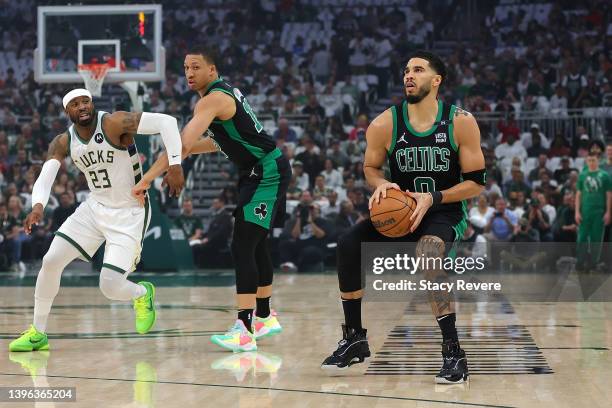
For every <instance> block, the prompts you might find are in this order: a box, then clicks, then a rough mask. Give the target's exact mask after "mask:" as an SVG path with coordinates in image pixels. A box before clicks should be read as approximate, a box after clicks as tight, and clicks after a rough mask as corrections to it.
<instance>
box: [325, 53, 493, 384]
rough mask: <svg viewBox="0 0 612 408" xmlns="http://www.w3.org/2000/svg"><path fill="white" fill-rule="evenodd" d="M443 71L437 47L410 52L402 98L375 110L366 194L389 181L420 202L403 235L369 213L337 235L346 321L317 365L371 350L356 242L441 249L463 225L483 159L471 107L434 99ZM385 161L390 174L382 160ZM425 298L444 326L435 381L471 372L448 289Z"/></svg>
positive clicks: (438, 275) (431, 252)
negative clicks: (386, 230)
mask: <svg viewBox="0 0 612 408" xmlns="http://www.w3.org/2000/svg"><path fill="white" fill-rule="evenodd" d="M445 76H446V69H445V66H444V63H443V62H442V61H441V60H440V58H439V57H437V56H436V55H434V54H432V53H430V52H426V51H418V52H415V53H414V54H413V55H412V56H411V58H410V59H409V60H408V63H407V64H406V68H405V70H404V86H405V90H406V99H405V100H404V101H403V102H402V103H400V104H398V105H395V106H392V107H391V108H390V109H387V110H386V111H385V112H383V113H382V114H380V115H379V116H378V117H377V118H376V119H374V121H372V123H371V124H370V126H369V128H368V130H367V132H366V139H367V148H366V152H365V162H364V173H365V176H366V179H367V182H368V183H369V184H370V185H371V186H372V187H373V188H375V191H374V193H373V195H372V197H371V198H370V208H371V206H372V203H373V201H374V200H376V202H379V201H380V198H381V197H386V194H387V190H388V189H396V190H400V191H407V192H408V194H409V195H410V196H411V197H413V198H414V199H415V200H416V202H417V206H416V208H415V211H414V213H413V214H412V216H411V218H412V220H413V224H412V226H411V229H410V233H409V234H408V235H406V236H404V237H401V238H387V237H384V236H382V235H381V234H379V233H378V232H377V231H376V229H375V228H374V226H373V225H372V222H371V220H370V219H367V220H364V221H362V222H360V223H358V224H356V225H355V226H354V227H353V228H351V229H350V230H349V231H348V232H347V233H346V234H345V235H343V236H342V237H340V239H339V241H338V250H337V254H338V279H339V283H340V292H341V298H342V306H343V309H344V317H345V324H344V325H343V327H342V329H343V338H342V340H341V341H340V342H339V343H338V349H337V350H336V351H334V352H333V353H332V355H330V356H329V357H327V358H326V359H325V361H323V364H322V368H323V369H329V370H337V369H345V368H348V367H349V366H351V365H352V364H354V363H358V362H363V361H364V360H365V359H367V358H368V357H370V349H369V346H368V342H367V338H366V330H365V329H364V328H363V327H362V325H361V298H362V296H363V291H364V286H363V284H362V279H361V265H360V259H361V257H360V254H361V243H362V242H368V241H374V242H416V243H417V252H418V253H419V254H423V253H424V254H425V255H426V256H431V257H442V256H444V254H445V250H446V244H447V243H451V242H453V241H458V240H460V239H461V238H462V236H463V231H464V230H465V228H466V227H467V213H466V207H465V200H467V199H469V198H472V197H476V196H477V195H478V194H479V193H480V192H481V191H482V190H483V188H484V184H485V169H484V168H485V163H484V157H483V154H482V151H481V148H480V131H479V129H478V125H477V124H476V120H475V119H474V117H473V116H472V115H471V114H469V113H468V112H466V111H464V110H462V109H460V108H458V107H456V106H454V105H448V104H446V103H443V102H442V101H439V100H438V99H437V95H438V90H439V87H440V84H441V83H442V81H443V80H444V78H445ZM386 160H388V161H389V167H390V170H391V180H386V179H385V177H384V173H383V170H382V167H383V165H384V163H385V161H386ZM424 272H425V276H426V277H427V278H428V279H429V280H444V278H446V274H445V272H444V271H443V270H435V268H434V269H433V270H427V271H424ZM428 295H429V300H430V303H431V307H432V310H433V313H434V315H435V316H436V318H437V320H438V324H439V326H440V329H441V331H442V338H443V342H442V355H443V357H444V363H443V367H442V369H441V370H440V373H439V374H438V375H437V376H436V382H437V383H459V382H463V381H465V380H466V379H467V377H468V368H467V359H466V357H465V352H464V351H463V350H462V349H461V347H460V346H459V340H458V338H457V330H456V328H455V309H454V302H453V300H452V295H451V294H448V293H447V292H446V291H444V292H430V293H429V294H428Z"/></svg>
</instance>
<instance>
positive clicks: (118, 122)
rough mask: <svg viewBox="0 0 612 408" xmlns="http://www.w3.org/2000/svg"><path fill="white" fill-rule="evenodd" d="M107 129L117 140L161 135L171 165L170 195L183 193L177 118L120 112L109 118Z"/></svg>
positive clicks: (183, 178)
mask: <svg viewBox="0 0 612 408" xmlns="http://www.w3.org/2000/svg"><path fill="white" fill-rule="evenodd" d="M105 127H106V129H107V132H108V133H109V136H110V137H113V138H117V139H120V138H121V136H123V135H130V136H131V135H134V134H139V135H156V134H158V133H159V134H160V135H161V138H162V142H163V144H164V147H165V148H166V152H167V154H166V155H165V156H167V157H166V159H167V161H168V163H169V169H168V180H169V184H170V195H171V196H172V195H178V194H179V193H180V192H181V190H182V189H183V187H184V185H185V176H184V175H183V168H182V167H181V150H182V143H181V135H180V133H179V128H178V124H177V122H176V118H175V117H173V116H170V115H166V114H163V113H154V112H122V111H118V112H115V113H113V114H111V115H109V116H108V118H107V119H106V122H105ZM166 168H168V166H166ZM164 170H165V169H164Z"/></svg>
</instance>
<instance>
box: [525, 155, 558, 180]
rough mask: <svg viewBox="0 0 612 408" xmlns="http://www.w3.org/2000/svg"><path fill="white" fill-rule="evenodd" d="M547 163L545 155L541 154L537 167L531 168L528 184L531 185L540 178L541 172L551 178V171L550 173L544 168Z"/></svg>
mask: <svg viewBox="0 0 612 408" xmlns="http://www.w3.org/2000/svg"><path fill="white" fill-rule="evenodd" d="M547 162H548V157H547V156H546V154H544V153H542V154H540V155H539V156H538V166H537V167H535V168H533V169H532V170H531V171H530V172H529V177H528V180H529V181H530V182H532V183H533V182H534V181H536V180H538V179H539V178H540V172H541V171H544V172H545V173H547V174H548V175H549V177H552V176H553V173H552V171H550V169H549V168H548V167H546V163H547Z"/></svg>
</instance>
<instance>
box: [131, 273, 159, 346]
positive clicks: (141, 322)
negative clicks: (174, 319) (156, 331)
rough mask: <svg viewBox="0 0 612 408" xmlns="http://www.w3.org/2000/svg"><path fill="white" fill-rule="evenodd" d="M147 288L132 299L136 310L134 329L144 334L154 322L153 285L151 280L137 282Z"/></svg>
mask: <svg viewBox="0 0 612 408" xmlns="http://www.w3.org/2000/svg"><path fill="white" fill-rule="evenodd" d="M138 284H139V285H142V286H144V287H145V289H146V290H147V293H146V294H144V295H142V296H141V297H139V298H136V299H134V310H135V311H136V331H137V332H138V333H140V334H146V333H148V332H149V330H151V327H153V325H154V324H155V286H153V284H152V283H151V282H144V281H143V282H138Z"/></svg>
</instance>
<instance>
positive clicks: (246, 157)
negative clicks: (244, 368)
mask: <svg viewBox="0 0 612 408" xmlns="http://www.w3.org/2000/svg"><path fill="white" fill-rule="evenodd" d="M184 68H185V78H186V79H187V83H188V85H189V87H190V88H191V89H192V90H194V91H196V92H198V94H199V95H200V97H201V99H200V100H199V101H198V102H197V103H196V106H195V108H194V111H193V118H192V119H191V120H190V121H189V123H188V124H187V125H186V126H185V127H184V128H183V132H182V141H183V157H186V156H188V155H189V154H200V153H211V152H217V151H220V152H222V153H223V154H224V155H225V156H226V157H227V158H228V159H229V160H231V161H232V162H233V163H234V164H235V165H236V167H237V168H238V170H239V182H238V203H237V208H236V210H235V212H234V216H235V224H234V234H233V239H232V256H233V258H234V265H235V267H236V291H237V303H238V319H237V320H236V322H235V324H234V325H233V326H232V327H231V328H230V330H229V331H228V332H227V333H225V334H220V335H213V336H212V337H211V340H212V342H213V343H214V344H217V345H218V346H220V347H223V348H225V349H228V350H232V351H254V350H257V344H256V341H255V339H256V338H261V337H268V336H272V335H275V334H278V333H280V332H281V330H282V328H281V326H280V324H279V323H278V320H277V318H276V314H275V313H272V312H271V310H270V297H271V295H272V272H273V266H272V259H271V257H270V250H269V243H268V241H269V240H268V231H269V230H270V228H273V227H282V226H283V224H284V219H285V206H286V193H287V187H288V185H289V180H290V179H291V167H290V166H289V161H288V160H287V159H286V158H285V157H284V156H283V154H282V153H281V151H280V150H279V149H278V148H277V147H276V143H275V142H274V139H272V137H270V136H269V135H268V134H267V133H266V131H265V130H264V129H263V126H262V124H261V123H260V122H259V120H258V119H257V116H256V115H255V112H253V109H252V108H251V106H250V105H249V103H248V101H247V99H246V97H245V96H244V95H243V94H242V92H241V91H240V90H239V89H238V88H235V87H233V86H232V85H231V84H229V83H228V82H227V81H225V80H223V79H222V78H221V77H220V76H219V73H218V71H217V66H216V63H215V56H214V54H213V53H212V51H211V50H208V49H206V48H204V47H199V46H198V47H194V48H192V49H191V50H190V51H189V52H188V53H187V55H186V56H185V63H184ZM165 156H166V155H164V157H160V159H159V160H158V161H157V162H156V163H155V164H153V166H151V168H150V169H149V171H147V173H146V174H145V175H144V176H143V179H142V180H141V182H140V183H139V184H138V185H136V186H135V187H134V194H135V195H136V196H142V193H143V192H144V191H145V190H146V189H148V188H149V187H150V185H151V182H152V181H153V180H155V178H156V177H158V176H159V175H160V174H162V173H163V172H164V171H165V170H166V168H167V167H168V159H167V157H165ZM168 184H169V187H170V191H171V192H174V191H179V190H180V188H176V187H175V186H173V185H172V182H171V181H170V180H168ZM255 308H256V309H257V312H256V315H255V317H253V311H254V310H255Z"/></svg>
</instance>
